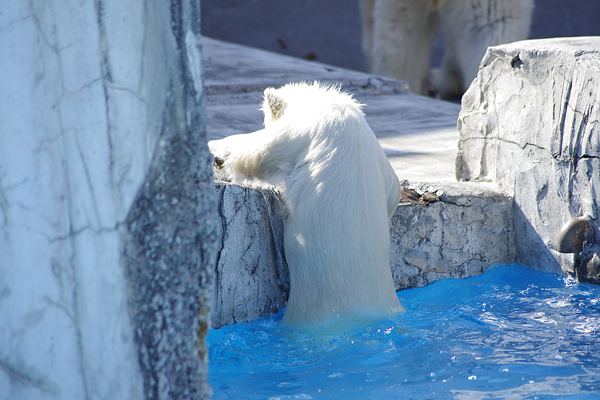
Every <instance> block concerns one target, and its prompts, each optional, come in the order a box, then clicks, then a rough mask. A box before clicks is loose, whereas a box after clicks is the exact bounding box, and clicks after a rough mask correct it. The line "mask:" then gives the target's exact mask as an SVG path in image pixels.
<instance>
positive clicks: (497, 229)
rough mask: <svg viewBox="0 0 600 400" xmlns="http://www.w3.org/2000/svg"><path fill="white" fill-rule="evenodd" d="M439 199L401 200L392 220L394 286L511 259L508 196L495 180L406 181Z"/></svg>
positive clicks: (471, 271)
mask: <svg viewBox="0 0 600 400" xmlns="http://www.w3.org/2000/svg"><path fill="white" fill-rule="evenodd" d="M408 186H409V187H410V188H412V189H414V190H416V192H417V193H419V194H420V195H423V194H425V193H433V194H435V195H437V196H438V198H439V201H436V202H434V203H431V204H429V205H427V206H422V205H415V204H410V203H401V204H400V205H399V206H398V209H397V210H396V213H395V214H394V216H393V218H392V221H391V224H390V241H391V245H390V265H391V268H392V275H393V277H394V283H395V285H396V290H399V289H406V288H410V287H421V286H425V285H428V284H430V283H433V282H435V281H437V280H439V279H443V278H465V277H468V276H473V275H478V274H480V273H482V272H484V271H485V269H486V268H488V267H489V266H490V265H494V264H502V263H507V262H510V261H512V260H513V259H514V247H513V240H512V238H513V236H512V198H511V197H509V196H507V195H505V194H503V193H502V192H500V191H499V190H498V188H497V187H496V186H495V185H493V184H489V183H488V184H485V183H479V184H470V183H461V182H455V183H449V182H446V183H437V184H431V183H427V184H409V185H408Z"/></svg>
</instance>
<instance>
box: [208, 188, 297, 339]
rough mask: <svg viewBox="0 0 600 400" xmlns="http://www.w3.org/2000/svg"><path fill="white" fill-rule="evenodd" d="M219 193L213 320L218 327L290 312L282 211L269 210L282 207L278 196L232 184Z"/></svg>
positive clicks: (214, 325)
mask: <svg viewBox="0 0 600 400" xmlns="http://www.w3.org/2000/svg"><path fill="white" fill-rule="evenodd" d="M216 190H217V196H218V209H219V213H220V217H221V225H220V232H219V233H220V237H221V243H220V247H219V248H220V250H219V253H218V256H217V265H216V278H215V297H214V303H213V308H212V310H214V311H213V312H212V313H211V321H212V323H213V327H215V328H219V327H221V326H224V325H229V324H234V323H236V322H248V321H253V320H255V319H257V318H259V317H262V316H264V315H271V314H274V313H276V312H277V311H279V310H280V309H281V308H282V307H285V302H286V301H287V296H288V294H289V273H288V271H287V264H285V258H284V255H283V253H282V252H283V214H282V209H281V208H279V209H277V208H276V207H271V205H270V204H271V203H272V202H273V203H275V204H278V202H279V201H280V200H279V197H278V195H277V194H276V193H272V192H270V191H269V190H260V189H251V188H247V187H242V186H238V185H233V184H228V183H219V184H217V188H216ZM271 208H273V210H272V211H273V212H272V213H271ZM270 215H271V216H272V217H271V218H269V216H270Z"/></svg>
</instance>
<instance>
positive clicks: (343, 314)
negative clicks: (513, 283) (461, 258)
mask: <svg viewBox="0 0 600 400" xmlns="http://www.w3.org/2000/svg"><path fill="white" fill-rule="evenodd" d="M262 109H263V112H264V115H265V119H264V120H265V128H264V129H262V130H260V131H257V132H253V133H248V134H240V135H233V136H229V137H227V138H224V139H221V140H215V141H211V142H209V143H208V146H209V149H210V151H211V152H212V153H213V155H214V156H215V162H216V164H217V165H218V166H219V169H220V173H221V174H224V175H225V176H226V178H228V179H230V180H233V181H238V182H246V183H250V184H259V185H260V184H264V183H267V184H270V185H277V186H280V187H281V188H282V193H283V197H284V201H285V203H286V205H287V208H288V213H289V214H288V219H287V221H286V226H285V232H284V246H285V253H286V259H287V263H288V266H289V270H290V296H289V300H288V304H287V308H286V311H285V315H284V317H283V320H282V323H283V324H285V325H288V326H291V327H293V328H296V329H312V328H313V327H315V326H334V325H336V324H338V323H342V324H347V323H348V322H350V323H352V321H359V320H361V321H362V320H368V319H374V318H380V317H384V316H386V315H390V314H394V313H397V312H400V311H402V310H403V307H402V305H401V304H400V303H399V301H398V298H397V295H396V292H395V290H394V283H393V279H392V274H391V270H390V264H389V254H390V249H389V246H390V238H389V222H390V219H391V217H392V214H393V213H394V211H395V209H396V207H397V205H398V201H399V198H400V183H399V181H398V177H397V176H396V174H395V172H394V170H393V169H392V167H391V165H390V163H389V161H388V160H387V158H386V156H385V154H384V153H383V150H382V149H381V147H380V145H379V143H378V142H377V140H376V138H375V135H374V134H373V132H372V131H371V129H370V128H369V126H368V125H367V122H366V120H365V118H364V114H363V112H362V110H361V105H360V104H359V103H357V102H356V101H355V100H354V99H353V98H352V96H350V95H348V94H345V93H342V92H340V90H339V89H338V88H334V87H324V86H321V85H319V84H317V83H314V84H305V83H301V84H289V85H286V86H283V87H281V88H279V89H272V88H269V89H266V90H265V93H264V102H263V107H262Z"/></svg>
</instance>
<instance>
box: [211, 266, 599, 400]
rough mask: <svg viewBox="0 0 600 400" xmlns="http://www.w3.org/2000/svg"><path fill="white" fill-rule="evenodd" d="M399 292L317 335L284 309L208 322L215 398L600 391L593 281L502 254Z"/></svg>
mask: <svg viewBox="0 0 600 400" xmlns="http://www.w3.org/2000/svg"><path fill="white" fill-rule="evenodd" d="M398 297H399V299H400V301H401V302H402V304H404V305H405V306H406V308H407V311H406V313H405V314H403V315H400V316H398V317H395V318H394V319H392V320H387V321H380V322H377V323H373V324H371V325H369V326H365V327H362V328H360V329H355V330H351V331H348V332H346V333H344V334H343V335H342V336H340V337H337V338H334V339H330V340H325V341H324V340H323V339H319V338H317V337H313V336H311V335H310V334H299V333H294V332H291V331H288V330H286V329H283V328H280V327H279V326H278V322H279V321H280V319H281V317H282V316H283V312H280V313H278V314H277V315H275V316H273V317H270V318H263V319H260V320H258V321H254V322H252V323H247V324H237V325H234V326H228V327H224V328H222V329H217V330H211V331H210V333H209V335H208V343H209V358H210V367H209V368H210V370H209V381H210V383H211V386H212V388H213V391H214V394H213V399H273V400H274V399H335V398H339V399H428V398H431V399H446V398H455V399H483V398H485V399H495V398H498V399H500V398H502V399H522V398H527V399H551V398H563V399H600V286H594V285H588V284H582V283H577V282H575V281H574V280H572V279H569V278H564V277H559V276H555V275H552V274H547V273H542V272H537V271H533V270H530V269H527V268H524V267H520V266H510V267H508V266H501V267H494V268H492V269H491V270H489V271H488V272H486V273H484V274H482V275H479V276H476V277H472V278H467V279H462V280H456V279H446V280H443V281H439V282H436V283H435V284H433V285H430V286H428V287H424V288H419V289H409V290H403V291H400V292H398Z"/></svg>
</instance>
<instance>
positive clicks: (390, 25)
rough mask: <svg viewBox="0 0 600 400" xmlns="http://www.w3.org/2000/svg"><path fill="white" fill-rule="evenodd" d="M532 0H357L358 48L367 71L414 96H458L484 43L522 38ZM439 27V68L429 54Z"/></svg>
mask: <svg viewBox="0 0 600 400" xmlns="http://www.w3.org/2000/svg"><path fill="white" fill-rule="evenodd" d="M533 7H534V1H533V0H360V8H361V17H362V27H363V48H364V50H365V53H366V55H367V60H368V62H369V66H370V69H371V71H372V72H374V73H376V74H380V75H384V76H389V77H393V78H397V79H403V80H405V81H407V82H408V84H409V86H410V88H411V91H412V92H413V93H417V94H435V93H437V94H438V95H440V96H441V97H442V98H454V97H459V96H461V95H462V93H463V92H464V91H465V90H466V88H467V87H468V86H469V85H470V84H471V81H472V80H473V79H474V78H475V77H476V76H477V71H478V69H479V63H480V61H481V59H482V57H483V55H484V54H485V51H486V49H487V48H488V47H489V46H495V45H499V44H504V43H510V42H514V41H517V40H522V39H526V38H527V36H528V34H529V28H530V25H531V16H532V13H533ZM438 28H439V29H441V30H442V33H443V35H444V38H445V51H444V58H443V61H442V70H441V73H440V75H439V77H438V78H437V79H434V78H432V76H431V71H430V66H429V56H430V50H431V44H432V41H433V39H434V38H435V35H436V33H437V31H438Z"/></svg>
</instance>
